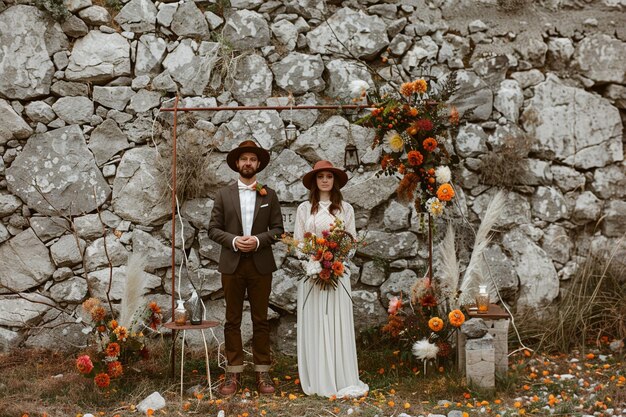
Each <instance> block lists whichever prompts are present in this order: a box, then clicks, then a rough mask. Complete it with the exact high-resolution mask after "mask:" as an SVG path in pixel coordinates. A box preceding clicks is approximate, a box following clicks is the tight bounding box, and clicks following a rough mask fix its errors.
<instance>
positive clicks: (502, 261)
mask: <svg viewBox="0 0 626 417" xmlns="http://www.w3.org/2000/svg"><path fill="white" fill-rule="evenodd" d="M483 256H484V258H483V260H484V263H482V265H481V271H482V276H483V277H484V279H485V280H486V282H488V283H490V284H491V285H490V286H491V287H492V286H493V285H495V286H497V288H498V291H499V292H500V295H501V296H502V298H504V299H512V298H513V297H514V296H515V293H516V292H517V289H518V286H519V283H518V279H517V274H516V273H515V269H514V268H513V262H512V261H511V259H510V258H509V257H508V256H506V254H505V253H504V252H503V251H502V249H501V248H500V246H498V245H491V246H489V247H488V248H487V249H486V250H485V252H484V255H483ZM489 292H490V294H492V297H493V299H494V300H495V299H496V296H497V294H494V293H495V291H493V290H492V289H490V291H489Z"/></svg>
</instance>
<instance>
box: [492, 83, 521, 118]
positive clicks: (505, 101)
mask: <svg viewBox="0 0 626 417" xmlns="http://www.w3.org/2000/svg"><path fill="white" fill-rule="evenodd" d="M523 103H524V93H523V92H522V89H521V87H520V86H519V84H518V83H517V81H515V80H504V81H502V83H501V84H500V89H499V90H498V92H497V93H496V98H495V100H494V102H493V106H494V107H495V108H496V110H498V111H499V112H500V113H502V115H503V116H504V117H506V118H507V120H509V121H510V122H513V123H517V119H518V118H519V112H520V108H521V107H522V104H523Z"/></svg>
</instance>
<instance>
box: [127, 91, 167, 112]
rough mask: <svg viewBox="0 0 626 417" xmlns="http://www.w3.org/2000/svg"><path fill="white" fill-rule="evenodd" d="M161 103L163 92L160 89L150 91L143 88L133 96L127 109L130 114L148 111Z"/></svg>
mask: <svg viewBox="0 0 626 417" xmlns="http://www.w3.org/2000/svg"><path fill="white" fill-rule="evenodd" d="M160 105H161V93H159V92H158V91H149V90H146V89H141V90H139V91H138V92H137V94H135V95H134V96H132V97H131V99H130V103H129V104H128V107H126V111H127V112H128V113H130V114H134V113H146V112H147V111H149V110H151V109H154V108H156V107H159V106H160Z"/></svg>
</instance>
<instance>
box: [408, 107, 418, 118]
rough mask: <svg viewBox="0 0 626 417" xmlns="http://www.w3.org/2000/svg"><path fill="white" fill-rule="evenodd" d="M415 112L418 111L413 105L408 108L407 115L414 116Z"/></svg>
mask: <svg viewBox="0 0 626 417" xmlns="http://www.w3.org/2000/svg"><path fill="white" fill-rule="evenodd" d="M417 114H418V111H417V109H416V108H415V107H411V108H410V109H409V116H411V117H415V116H417Z"/></svg>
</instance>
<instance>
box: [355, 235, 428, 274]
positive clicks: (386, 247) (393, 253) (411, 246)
mask: <svg viewBox="0 0 626 417" xmlns="http://www.w3.org/2000/svg"><path fill="white" fill-rule="evenodd" d="M365 240H366V242H367V246H364V247H361V248H359V250H358V253H359V254H361V255H365V256H369V257H376V258H382V259H386V260H394V259H400V258H412V257H414V256H416V255H417V249H418V248H417V236H415V234H414V233H411V232H400V233H386V232H379V231H377V230H370V231H368V232H367V236H366V238H365ZM390 279H391V278H390Z"/></svg>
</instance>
